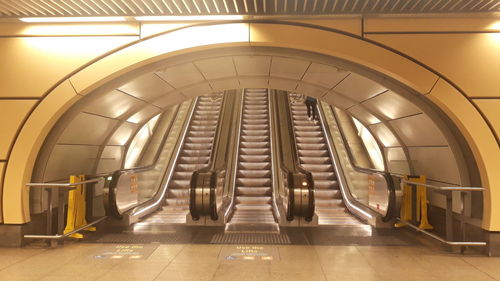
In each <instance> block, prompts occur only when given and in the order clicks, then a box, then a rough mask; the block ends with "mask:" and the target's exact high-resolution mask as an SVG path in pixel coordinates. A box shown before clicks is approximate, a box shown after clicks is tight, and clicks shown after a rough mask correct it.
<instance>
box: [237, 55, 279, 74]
mask: <svg viewBox="0 0 500 281" xmlns="http://www.w3.org/2000/svg"><path fill="white" fill-rule="evenodd" d="M233 59H234V64H235V65H236V71H237V73H238V75H239V76H269V68H270V66H271V57H268V56H234V57H233Z"/></svg>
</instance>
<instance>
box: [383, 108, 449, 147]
mask: <svg viewBox="0 0 500 281" xmlns="http://www.w3.org/2000/svg"><path fill="white" fill-rule="evenodd" d="M390 124H391V125H392V127H393V128H394V130H395V131H396V133H397V134H398V135H399V136H400V137H401V139H402V141H403V142H404V143H405V145H407V146H447V145H448V142H447V141H446V139H445V137H444V135H443V134H442V133H441V131H440V130H439V128H438V127H437V126H436V125H435V124H434V122H433V121H432V120H431V119H430V118H429V117H428V116H427V115H425V114H418V115H412V116H409V117H406V118H401V119H397V120H393V121H390Z"/></svg>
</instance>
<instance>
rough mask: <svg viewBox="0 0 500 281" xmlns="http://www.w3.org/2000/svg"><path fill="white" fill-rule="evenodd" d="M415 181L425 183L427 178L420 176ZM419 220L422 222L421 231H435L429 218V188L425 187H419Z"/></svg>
mask: <svg viewBox="0 0 500 281" xmlns="http://www.w3.org/2000/svg"><path fill="white" fill-rule="evenodd" d="M413 181H416V182H419V183H425V182H426V177H425V176H420V178H418V179H413ZM416 204H417V220H418V221H420V225H419V226H418V227H419V228H420V229H433V227H432V225H431V224H430V223H429V218H428V217H427V204H429V201H427V188H426V187H425V186H423V185H417V203H416Z"/></svg>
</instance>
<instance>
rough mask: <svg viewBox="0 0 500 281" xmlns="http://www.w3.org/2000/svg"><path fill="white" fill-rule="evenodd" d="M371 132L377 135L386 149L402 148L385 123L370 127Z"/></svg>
mask: <svg viewBox="0 0 500 281" xmlns="http://www.w3.org/2000/svg"><path fill="white" fill-rule="evenodd" d="M369 128H370V130H371V132H372V133H373V134H374V135H375V137H376V138H377V139H379V140H380V142H382V145H383V146H385V147H388V146H401V144H400V143H399V142H398V140H397V139H396V137H395V136H394V134H393V133H392V132H391V130H389V128H387V126H386V125H385V124H384V123H378V124H374V125H371V126H370V127H369Z"/></svg>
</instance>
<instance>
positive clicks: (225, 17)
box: [134, 15, 243, 21]
mask: <svg viewBox="0 0 500 281" xmlns="http://www.w3.org/2000/svg"><path fill="white" fill-rule="evenodd" d="M134 18H135V19H136V20H138V21H207V20H241V19H243V16H239V15H220V16H144V17H134Z"/></svg>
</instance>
